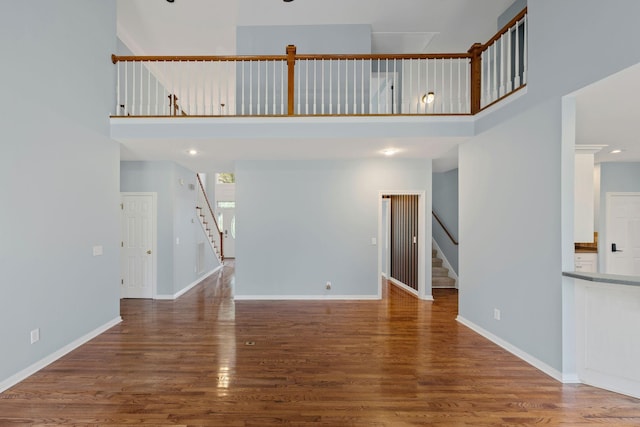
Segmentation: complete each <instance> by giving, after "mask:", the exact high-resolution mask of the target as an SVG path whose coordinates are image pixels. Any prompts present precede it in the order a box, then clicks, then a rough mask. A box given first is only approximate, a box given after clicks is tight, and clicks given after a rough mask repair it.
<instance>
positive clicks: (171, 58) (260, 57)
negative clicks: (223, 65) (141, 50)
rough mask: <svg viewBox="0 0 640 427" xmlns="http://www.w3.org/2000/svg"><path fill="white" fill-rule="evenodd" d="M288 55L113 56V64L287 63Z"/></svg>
mask: <svg viewBox="0 0 640 427" xmlns="http://www.w3.org/2000/svg"><path fill="white" fill-rule="evenodd" d="M286 60H287V56H286V55H254V56H252V55H240V56H208V55H203V56H135V55H111V62H113V63H114V64H117V63H118V62H121V61H137V62H159V61H182V62H202V61H220V62H224V61H227V62H229V61H286Z"/></svg>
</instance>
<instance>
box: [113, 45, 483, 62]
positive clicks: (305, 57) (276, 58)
mask: <svg viewBox="0 0 640 427" xmlns="http://www.w3.org/2000/svg"><path fill="white" fill-rule="evenodd" d="M293 47H294V48H295V46H293ZM288 48H289V47H287V49H288ZM293 56H294V57H295V60H296V61H299V60H313V59H317V60H321V59H325V60H328V59H332V60H368V59H371V60H377V59H380V60H385V59H390V60H391V59H464V58H471V54H469V53H412V54H402V53H400V54H397V53H396V54H384V55H382V54H365V53H363V54H322V55H318V54H314V55H298V54H296V53H295V49H294V51H293ZM290 57H291V56H290V55H289V51H287V55H238V56H207V55H203V56H170V55H169V56H135V55H127V56H124V55H111V62H113V63H114V64H117V63H118V62H127V61H128V62H131V61H136V62H161V61H182V62H202V61H211V62H216V61H218V62H224V61H226V62H232V61H287V60H289V59H290Z"/></svg>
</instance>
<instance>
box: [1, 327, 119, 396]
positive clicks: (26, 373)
mask: <svg viewBox="0 0 640 427" xmlns="http://www.w3.org/2000/svg"><path fill="white" fill-rule="evenodd" d="M120 322H122V318H121V317H120V316H118V317H116V318H115V319H113V320H110V321H108V322H107V323H105V324H104V325H102V326H99V327H97V328H96V329H94V330H93V331H91V332H89V333H87V334H85V335H83V336H81V337H80V338H78V339H76V340H74V341H72V342H70V343H69V344H67V345H65V346H64V347H62V348H61V349H60V350H58V351H55V352H53V353H51V354H50V355H48V356H46V357H44V358H42V359H40V360H39V361H37V362H36V363H34V364H32V365H31V366H28V367H26V368H25V369H23V370H21V371H20V372H18V373H17V374H14V375H12V376H10V377H9V378H7V379H6V380H4V381H2V382H0V393H2V392H3V391H5V390H7V389H8V388H10V387H13V386H14V385H16V384H18V383H19V382H20V381H23V380H25V379H27V378H28V377H30V376H31V375H33V374H35V373H36V372H38V371H39V370H40V369H43V368H44V367H46V366H47V365H50V364H51V363H53V362H55V361H56V360H58V359H60V358H61V357H62V356H64V355H66V354H67V353H69V352H71V351H73V350H75V349H76V348H78V347H80V346H81V345H83V344H85V343H87V342H88V341H90V340H92V339H93V338H95V337H97V336H98V335H100V334H102V333H103V332H105V331H107V330H109V329H111V328H112V327H114V326H115V325H117V324H118V323H120Z"/></svg>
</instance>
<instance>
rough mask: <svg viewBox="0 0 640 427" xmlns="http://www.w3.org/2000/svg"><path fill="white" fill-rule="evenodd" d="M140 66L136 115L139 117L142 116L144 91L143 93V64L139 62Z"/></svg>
mask: <svg viewBox="0 0 640 427" xmlns="http://www.w3.org/2000/svg"><path fill="white" fill-rule="evenodd" d="M138 64H139V66H140V109H139V110H138V114H139V115H143V114H144V91H143V82H144V80H143V78H142V71H143V70H142V69H143V68H144V62H142V61H140V62H139V63H138Z"/></svg>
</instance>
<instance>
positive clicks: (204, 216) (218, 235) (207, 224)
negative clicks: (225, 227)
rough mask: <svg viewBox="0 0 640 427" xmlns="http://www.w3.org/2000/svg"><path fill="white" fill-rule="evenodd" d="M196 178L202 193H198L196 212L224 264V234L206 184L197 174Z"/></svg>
mask: <svg viewBox="0 0 640 427" xmlns="http://www.w3.org/2000/svg"><path fill="white" fill-rule="evenodd" d="M196 177H197V178H198V184H199V187H200V191H198V200H197V204H196V210H197V211H198V215H199V216H200V221H201V223H202V224H203V226H204V229H205V233H206V234H207V237H208V239H209V242H210V243H211V245H212V246H213V249H214V252H215V253H216V256H217V257H218V259H219V260H220V261H221V262H222V261H224V239H223V233H222V230H221V229H220V226H219V225H218V220H217V219H216V216H215V214H214V211H213V208H212V207H211V203H209V198H208V197H207V193H206V191H205V190H204V184H203V183H202V180H201V179H200V175H198V174H196Z"/></svg>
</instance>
